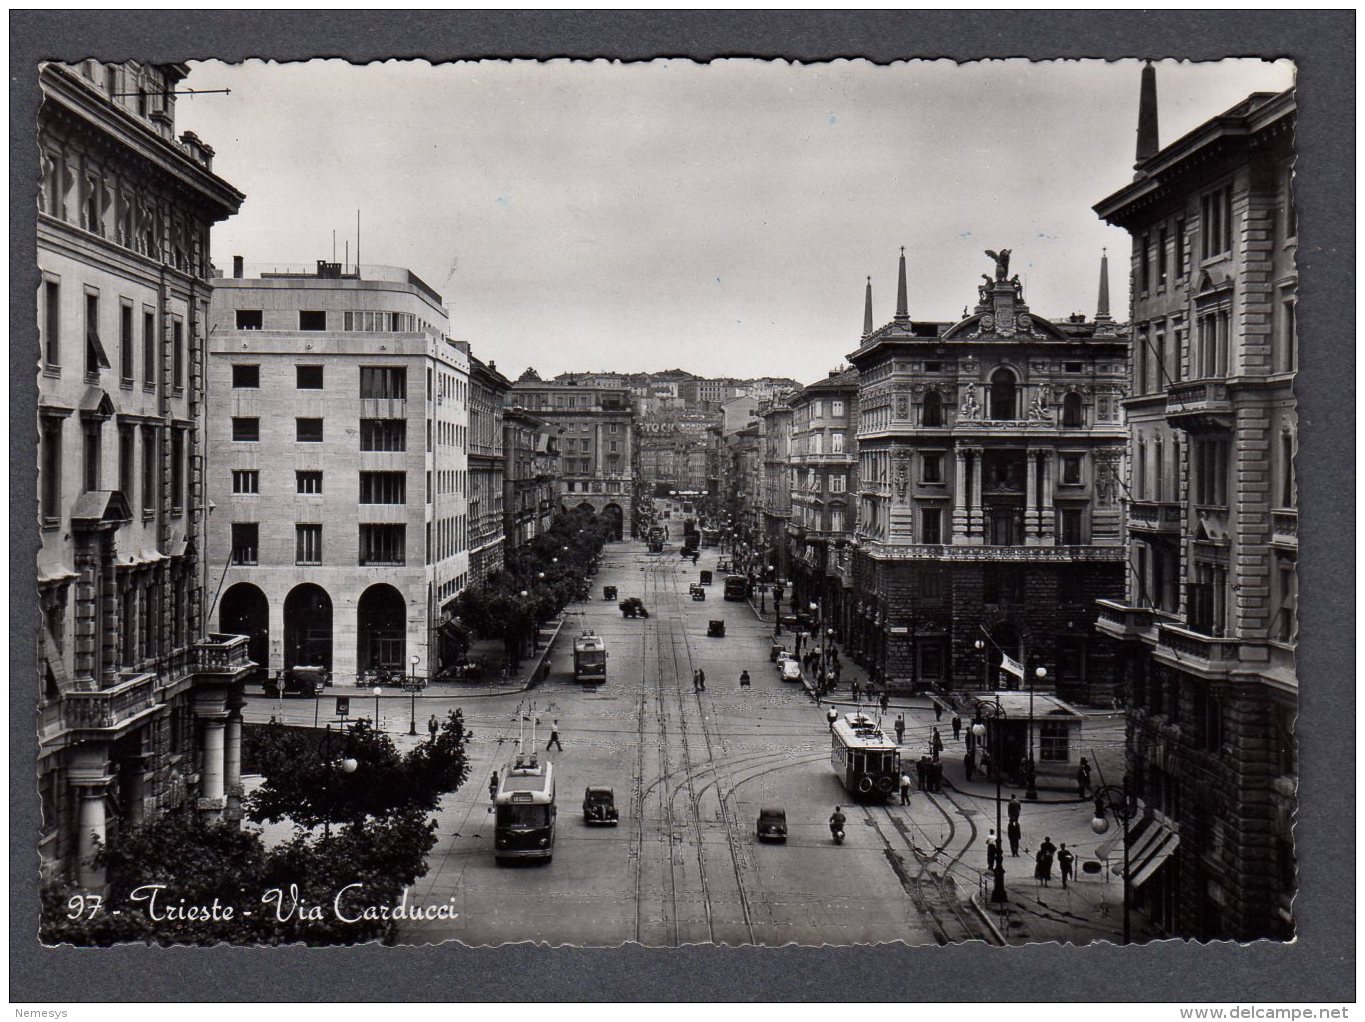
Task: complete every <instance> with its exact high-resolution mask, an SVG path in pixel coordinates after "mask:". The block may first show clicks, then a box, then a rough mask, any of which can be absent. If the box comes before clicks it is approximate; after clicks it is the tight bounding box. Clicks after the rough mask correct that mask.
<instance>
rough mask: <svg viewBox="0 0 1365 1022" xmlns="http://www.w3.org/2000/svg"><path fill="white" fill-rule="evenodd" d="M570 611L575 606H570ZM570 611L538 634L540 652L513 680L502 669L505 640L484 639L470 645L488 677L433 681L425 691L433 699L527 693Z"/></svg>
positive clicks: (472, 656)
mask: <svg viewBox="0 0 1365 1022" xmlns="http://www.w3.org/2000/svg"><path fill="white" fill-rule="evenodd" d="M569 606H570V607H572V606H573V604H570V605H569ZM568 613H569V612H568V610H567V609H566V610H565V612H564V613H563V614H560V616H559V617H557V618H555V619H554V620H552V621H549V622H547V623H545V624H543V625H541V626H540V628H539V630H538V633H537V640H536V646H537V649H536V652H534V653H532V654H531V655H530V656H528V657H524V658H523V659H522V661H521V663H520V664H519V665H518V667H517V671H516V673H515V674H513V675H512V676H511V677H503V675H502V665H503V663H504V657H505V655H506V654H505V651H504V647H503V644H502V640H501V639H480V640H479V641H478V642H473V643H470V645H469V653H468V656H469V658H470V659H471V660H473V659H476V658H478V657H483V661H484V664H485V665H486V666H485V670H484V677H482V678H477V679H471V680H469V681H433V682H431V683H430V684H429V685H427V687H426V689H424V690H423V692H424V694H426V695H431V696H442V697H448V696H454V695H458V696H462V697H463V696H502V695H513V694H515V693H517V692H525V691H526V690H527V689H528V688H531V687H532V686H534V685H535V684H536V682H537V681H538V680H539V678H540V672H541V669H542V665H543V664H544V663H545V662H546V661H547V660H548V659H549V656H550V653H551V650H552V648H553V647H554V644H555V641H556V640H557V639H558V638H559V634H560V632H561V631H562V630H563V628H564V622H565V621H567V620H568Z"/></svg>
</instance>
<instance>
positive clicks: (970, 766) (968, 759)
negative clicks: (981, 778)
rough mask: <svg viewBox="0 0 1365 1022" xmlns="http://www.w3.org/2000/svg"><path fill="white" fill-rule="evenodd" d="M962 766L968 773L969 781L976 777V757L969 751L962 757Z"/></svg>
mask: <svg viewBox="0 0 1365 1022" xmlns="http://www.w3.org/2000/svg"><path fill="white" fill-rule="evenodd" d="M962 766H963V769H964V770H965V771H966V774H967V780H969V781H970V780H972V779H973V778H974V777H975V775H976V757H975V756H974V755H972V753H971V751H970V750H968V752H967V755H965V756H963V757H962Z"/></svg>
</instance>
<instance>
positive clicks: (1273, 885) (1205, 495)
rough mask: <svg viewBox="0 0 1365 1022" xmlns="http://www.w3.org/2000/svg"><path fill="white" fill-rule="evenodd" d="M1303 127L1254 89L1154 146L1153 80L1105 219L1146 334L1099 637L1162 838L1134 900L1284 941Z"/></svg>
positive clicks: (1289, 925) (1176, 926)
mask: <svg viewBox="0 0 1365 1022" xmlns="http://www.w3.org/2000/svg"><path fill="white" fill-rule="evenodd" d="M1294 119H1295V102H1294V96H1293V94H1292V93H1291V92H1285V93H1281V94H1278V95H1277V94H1270V93H1256V94H1253V95H1251V96H1249V97H1247V98H1246V99H1245V100H1243V101H1242V102H1241V103H1239V104H1237V106H1235V107H1233V108H1232V109H1230V110H1228V111H1226V112H1225V113H1223V114H1221V115H1220V116H1218V117H1215V118H1213V119H1212V120H1209V121H1207V122H1205V123H1204V124H1202V125H1200V126H1199V127H1198V128H1196V129H1195V130H1193V131H1192V132H1190V133H1189V134H1187V135H1185V136H1184V137H1183V138H1180V139H1177V140H1176V141H1174V142H1172V143H1171V144H1170V145H1168V146H1166V147H1165V148H1161V149H1159V148H1158V146H1157V134H1156V125H1157V116H1156V82H1155V71H1154V69H1152V68H1151V67H1150V66H1148V67H1147V68H1145V69H1144V71H1143V87H1142V101H1141V105H1140V116H1139V125H1140V127H1139V139H1138V153H1137V156H1138V162H1137V167H1136V170H1137V173H1136V176H1135V178H1134V180H1133V182H1132V183H1131V184H1128V185H1126V186H1124V187H1123V188H1122V189H1120V190H1119V191H1117V192H1115V193H1114V194H1113V195H1110V196H1109V197H1108V198H1106V199H1104V200H1103V201H1102V202H1100V203H1099V204H1098V205H1097V206H1096V207H1095V209H1096V211H1097V212H1098V213H1099V214H1100V216H1101V217H1103V218H1104V219H1105V220H1107V221H1109V222H1110V223H1112V224H1116V225H1118V226H1120V227H1122V228H1124V229H1125V230H1127V231H1128V232H1129V233H1130V234H1131V235H1132V238H1133V249H1132V280H1133V284H1132V296H1133V297H1132V319H1133V330H1134V353H1133V362H1132V375H1131V383H1130V391H1131V393H1130V396H1129V398H1128V399H1127V401H1126V402H1125V407H1126V410H1127V415H1128V421H1129V430H1130V434H1131V438H1130V451H1131V459H1130V466H1131V471H1130V474H1129V483H1128V497H1129V504H1128V515H1127V537H1126V539H1127V545H1128V565H1129V570H1128V572H1127V590H1126V594H1125V595H1123V596H1122V597H1115V598H1114V599H1112V600H1106V601H1103V602H1102V603H1101V609H1100V621H1099V627H1100V631H1101V632H1102V633H1104V634H1105V635H1108V636H1112V637H1114V638H1116V639H1120V640H1123V644H1124V659H1123V664H1124V671H1125V676H1126V680H1127V699H1128V708H1129V713H1128V728H1129V730H1128V760H1129V775H1128V784H1129V786H1130V790H1131V791H1132V793H1133V794H1134V795H1135V796H1136V797H1137V798H1138V799H1140V801H1141V803H1142V805H1143V808H1144V822H1145V823H1146V825H1147V826H1149V827H1153V828H1158V829H1159V830H1160V831H1161V835H1160V837H1159V839H1160V840H1161V841H1162V842H1163V844H1162V846H1161V847H1162V853H1163V854H1162V856H1160V857H1154V858H1153V860H1152V861H1153V866H1152V867H1151V868H1150V869H1146V870H1143V871H1139V873H1138V874H1137V878H1136V879H1137V880H1138V890H1137V892H1136V893H1137V898H1138V903H1139V905H1140V907H1141V908H1142V909H1143V910H1144V911H1145V912H1146V913H1147V914H1148V915H1149V916H1150V917H1151V919H1152V921H1153V922H1154V923H1155V924H1156V925H1157V926H1158V928H1160V929H1162V930H1164V931H1165V932H1167V933H1170V934H1172V935H1174V936H1181V937H1198V938H1206V939H1213V938H1231V939H1234V940H1241V941H1246V940H1255V939H1257V938H1264V937H1270V938H1275V939H1289V938H1290V937H1291V936H1292V934H1293V917H1292V915H1291V900H1292V898H1293V896H1294V889H1295V870H1294V850H1293V837H1292V831H1291V825H1292V817H1293V812H1294V806H1295V791H1296V788H1297V767H1296V760H1295V747H1294V737H1293V721H1294V714H1295V712H1296V709H1297V706H1298V678H1297V676H1296V673H1295V669H1294V648H1295V641H1296V624H1297V623H1296V619H1295V605H1296V595H1297V581H1296V573H1295V569H1296V560H1297V553H1298V527H1297V524H1298V512H1297V510H1296V495H1295V488H1294V456H1295V450H1296V445H1297V442H1296V433H1297V419H1296V413H1295V401H1294V392H1293V382H1294V372H1295V369H1296V367H1297V365H1298V352H1297V346H1298V336H1297V333H1296V330H1295V315H1294V308H1295V301H1296V298H1295V292H1296V287H1297V283H1298V275H1297V270H1296V268H1295V252H1296V248H1297V243H1298V228H1297V220H1296V218H1295V214H1294V203H1293V194H1292V187H1291V180H1292V167H1293V160H1294V150H1293V138H1294ZM1165 856H1169V861H1168V862H1167V863H1166V864H1165V865H1164V866H1162V865H1161V861H1160V859H1161V858H1164V857H1165Z"/></svg>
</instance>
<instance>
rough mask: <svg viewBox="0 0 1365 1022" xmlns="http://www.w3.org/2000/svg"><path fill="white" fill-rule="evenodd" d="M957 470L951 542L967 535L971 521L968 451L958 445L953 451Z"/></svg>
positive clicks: (954, 479)
mask: <svg viewBox="0 0 1365 1022" xmlns="http://www.w3.org/2000/svg"><path fill="white" fill-rule="evenodd" d="M953 457H954V459H955V461H956V463H957V471H956V473H954V475H953V524H952V537H951V539H950V540H949V542H952V543H956V542H958V541H959V537H964V538H965V537H966V535H967V534H968V531H969V530H970V527H971V523H970V520H969V519H968V517H967V452H966V450H964V449H963V448H961V447H958V448H956V449H955V450H954V452H953Z"/></svg>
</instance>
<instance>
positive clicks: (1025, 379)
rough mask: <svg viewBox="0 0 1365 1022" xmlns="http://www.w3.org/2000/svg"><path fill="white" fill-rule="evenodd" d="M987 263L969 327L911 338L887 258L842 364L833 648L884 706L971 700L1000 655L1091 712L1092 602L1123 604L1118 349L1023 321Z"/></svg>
mask: <svg viewBox="0 0 1365 1022" xmlns="http://www.w3.org/2000/svg"><path fill="white" fill-rule="evenodd" d="M989 254H991V255H993V256H995V261H996V265H995V273H994V274H991V275H984V276H985V282H984V283H983V284H981V285H979V286H978V288H977V302H976V306H975V308H974V309H973V311H972V313H971V314H970V315H969V316H967V317H966V318H965V319H963V320H962V321H961V322H958V323H928V322H920V321H915V320H912V319H911V318H910V315H909V311H908V304H907V299H906V279H905V257H904V254H903V253H902V255H901V262H900V278H899V292H898V298H897V308H896V315H895V319H894V320H893V321H892V322H891V323H889V324H887V325H886V326H883V327H881V328H879V329H877V330H871V331H870V332H869V333H868V334H867V336H865V337H864V338H863V341H862V344H861V346H860V347H859V348H858V349H857V351H855V352H853V353H852V354H851V355H850V356H849V358H850V360H851V361H852V363H853V364H854V366H855V367H856V368H857V369H858V371H859V380H858V411H857V415H858V433H857V445H858V487H859V494H858V496H859V508H858V516H857V518H858V521H857V540H856V541H857V544H858V549H857V551H856V553H855V554H854V558H853V576H854V588H855V589H856V599H857V603H856V605H855V607H854V610H855V615H854V621H853V623H852V626H851V628H850V629H849V634H848V635H847V636H846V640H847V641H848V643H849V645H850V647H851V649H852V651H853V652H854V653H855V655H856V656H857V657H859V658H860V659H861V660H862V661H864V662H865V663H866V664H868V665H870V666H871V667H872V668H873V671H874V673H875V674H876V675H877V676H879V677H880V678H882V679H884V680H885V682H886V683H887V684H888V685H889V686H890V687H891V688H893V689H907V688H924V687H928V686H937V687H941V688H945V689H955V690H958V691H961V690H964V689H967V690H974V689H977V688H979V687H980V685H981V684H982V681H983V678H990V672H991V671H993V670H994V668H995V666H996V665H998V664H999V663H1000V660H1001V656H1002V654H1008V655H1009V656H1010V657H1012V658H1013V659H1015V660H1018V661H1020V662H1023V663H1025V666H1026V670H1027V671H1028V673H1029V676H1030V677H1033V672H1034V671H1035V670H1036V668H1037V667H1039V666H1042V667H1045V668H1046V670H1047V672H1048V675H1047V677H1046V679H1045V680H1044V681H1043V682H1042V684H1041V686H1040V687H1041V688H1042V689H1044V690H1053V689H1054V688H1055V690H1056V691H1057V692H1058V693H1059V694H1061V695H1062V696H1063V697H1064V698H1068V699H1072V700H1079V701H1081V702H1091V701H1100V700H1105V701H1107V700H1108V698H1109V697H1110V695H1111V693H1112V691H1113V673H1114V663H1113V653H1112V649H1111V648H1110V647H1111V646H1112V644H1110V643H1107V642H1105V641H1103V640H1098V641H1097V639H1096V637H1095V636H1094V634H1093V627H1094V619H1095V606H1094V601H1095V600H1097V599H1099V598H1101V597H1105V596H1109V595H1113V594H1116V593H1118V592H1120V591H1122V587H1123V559H1124V555H1125V549H1124V544H1123V536H1122V531H1121V530H1122V523H1121V516H1120V503H1119V499H1120V494H1119V480H1120V479H1121V478H1122V468H1123V450H1124V441H1125V432H1124V428H1123V425H1122V422H1121V401H1122V398H1123V387H1124V382H1125V379H1126V367H1127V358H1128V343H1127V337H1126V335H1125V333H1123V332H1121V331H1120V330H1119V329H1118V327H1117V326H1116V325H1115V324H1114V323H1113V321H1112V320H1111V319H1110V318H1109V317H1108V315H1107V310H1106V309H1104V308H1103V307H1101V310H1100V315H1099V316H1097V319H1096V320H1095V321H1093V322H1087V321H1085V320H1084V318H1083V317H1079V316H1073V317H1071V319H1069V320H1067V321H1065V322H1060V323H1053V322H1050V321H1048V320H1045V319H1042V318H1041V317H1038V316H1035V315H1034V314H1033V313H1032V312H1031V311H1030V309H1029V307H1028V305H1027V304H1026V303H1025V301H1024V295H1023V291H1022V287H1021V285H1020V283H1019V280H1018V277H1017V276H1015V277H1013V278H1011V277H1010V274H1009V270H1008V261H1009V252H1008V250H1006V251H1005V252H1003V253H1001V254H999V255H998V256H996V255H995V254H994V253H989ZM867 326H869V327H870V317H868V324H867ZM977 639H983V640H984V641H986V659H988V660H989V663H987V662H985V660H984V659H983V656H982V654H981V653H980V652H979V651H978V650H977V648H976V646H975V642H976V640H977ZM1006 679H1007V680H1009V681H1011V682H1012V683H1015V684H1017V682H1014V679H1013V678H1012V676H1006ZM1045 767H1046V764H1043V763H1040V770H1041V769H1043V768H1045Z"/></svg>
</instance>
